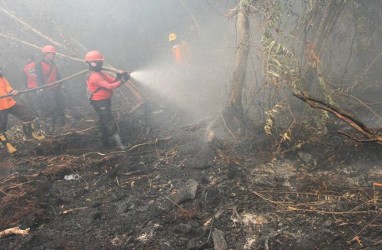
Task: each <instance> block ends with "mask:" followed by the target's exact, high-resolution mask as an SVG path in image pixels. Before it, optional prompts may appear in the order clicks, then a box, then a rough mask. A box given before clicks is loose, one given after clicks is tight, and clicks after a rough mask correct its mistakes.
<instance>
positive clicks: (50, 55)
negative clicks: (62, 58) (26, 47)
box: [45, 53, 56, 62]
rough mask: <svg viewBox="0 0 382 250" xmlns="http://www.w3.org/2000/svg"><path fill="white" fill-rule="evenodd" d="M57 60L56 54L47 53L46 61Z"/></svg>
mask: <svg viewBox="0 0 382 250" xmlns="http://www.w3.org/2000/svg"><path fill="white" fill-rule="evenodd" d="M55 58H56V53H46V55H45V59H46V60H48V61H50V62H53V61H54V59H55Z"/></svg>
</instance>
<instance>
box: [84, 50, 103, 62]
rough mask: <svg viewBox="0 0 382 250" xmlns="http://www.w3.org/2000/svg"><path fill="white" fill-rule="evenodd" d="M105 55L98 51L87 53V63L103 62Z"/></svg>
mask: <svg viewBox="0 0 382 250" xmlns="http://www.w3.org/2000/svg"><path fill="white" fill-rule="evenodd" d="M103 60H104V59H103V55H102V54H101V53H100V52H99V51H98V50H92V51H89V52H88V53H86V55H85V61H87V62H94V61H103Z"/></svg>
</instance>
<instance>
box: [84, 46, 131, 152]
mask: <svg viewBox="0 0 382 250" xmlns="http://www.w3.org/2000/svg"><path fill="white" fill-rule="evenodd" d="M103 61H104V57H103V55H102V54H101V53H100V52H99V51H96V50H93V51H89V52H88V53H87V54H86V55H85V62H86V63H87V64H88V66H89V74H88V76H87V79H86V84H87V89H88V95H89V101H90V104H91V105H92V106H93V108H94V110H95V111H96V113H97V115H98V118H99V121H98V125H99V130H100V134H101V142H102V145H103V146H104V147H109V146H110V143H109V138H112V139H113V141H114V142H115V144H116V146H117V147H118V148H119V149H121V150H126V148H127V147H126V146H125V145H124V144H123V143H122V139H121V136H120V135H119V132H118V127H117V123H116V122H115V120H114V117H113V115H112V112H111V98H112V96H113V90H114V89H116V88H118V87H120V86H122V85H123V84H124V83H126V82H127V81H128V80H129V78H130V75H129V73H128V72H123V71H120V72H118V73H117V77H116V78H114V77H112V76H111V75H108V74H106V73H104V72H102V66H103Z"/></svg>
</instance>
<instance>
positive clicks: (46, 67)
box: [36, 60, 60, 86]
mask: <svg viewBox="0 0 382 250" xmlns="http://www.w3.org/2000/svg"><path fill="white" fill-rule="evenodd" d="M36 75H37V82H38V85H39V86H43V85H46V84H50V83H53V82H56V81H58V80H60V75H59V74H58V69H57V65H56V64H55V63H49V62H48V61H45V60H42V61H41V62H39V63H37V64H36Z"/></svg>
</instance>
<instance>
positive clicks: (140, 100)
mask: <svg viewBox="0 0 382 250" xmlns="http://www.w3.org/2000/svg"><path fill="white" fill-rule="evenodd" d="M102 70H104V71H109V72H113V73H119V72H121V70H117V69H113V68H102ZM87 72H88V70H87V69H86V70H82V71H80V72H78V73H76V74H73V75H71V76H68V77H65V78H63V79H61V80H58V81H55V82H52V83H49V84H46V85H44V86H41V87H37V88H33V89H26V90H20V91H18V94H17V95H22V94H26V93H29V92H34V91H39V90H43V89H46V88H49V87H53V86H56V85H58V84H62V83H63V82H65V81H68V80H70V79H72V78H75V77H77V76H80V75H82V74H85V73H87ZM124 86H126V87H127V88H128V90H129V91H130V92H131V94H132V95H133V96H134V97H135V98H136V100H137V104H136V105H135V106H134V107H133V108H132V109H131V110H130V113H132V112H134V111H135V110H137V109H138V108H139V107H140V106H141V105H142V104H143V98H142V95H141V94H140V93H139V91H138V89H137V87H136V86H135V85H134V84H133V83H132V82H131V81H127V82H126V83H125V84H124ZM10 96H15V95H14V94H7V95H2V96H0V99H2V98H7V97H10Z"/></svg>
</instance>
